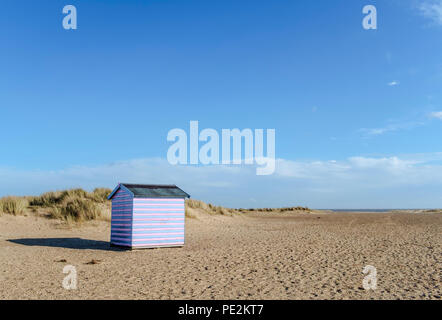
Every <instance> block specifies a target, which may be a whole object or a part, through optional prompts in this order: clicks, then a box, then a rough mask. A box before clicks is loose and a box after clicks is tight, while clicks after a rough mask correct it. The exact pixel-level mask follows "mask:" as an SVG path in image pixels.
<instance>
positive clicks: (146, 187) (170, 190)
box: [108, 183, 190, 199]
mask: <svg viewBox="0 0 442 320" xmlns="http://www.w3.org/2000/svg"><path fill="white" fill-rule="evenodd" d="M121 187H123V188H125V189H126V190H128V191H129V192H130V193H132V195H133V197H134V198H190V195H189V194H187V193H186V192H184V191H183V190H181V189H180V188H178V187H177V186H176V185H164V184H131V183H120V184H119V185H118V186H117V187H116V188H115V190H114V191H112V193H111V194H110V195H109V197H108V199H112V197H113V196H114V194H115V193H116V192H117V191H118V189H120V188H121Z"/></svg>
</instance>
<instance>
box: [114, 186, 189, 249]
mask: <svg viewBox="0 0 442 320" xmlns="http://www.w3.org/2000/svg"><path fill="white" fill-rule="evenodd" d="M189 197H190V196H189V195H188V194H187V193H186V192H184V191H183V190H181V189H180V188H178V187H177V186H175V185H146V184H128V183H120V184H118V186H117V187H116V188H115V189H114V191H112V193H111V194H110V195H109V197H108V199H110V200H112V222H111V239H110V242H111V245H114V246H123V247H129V248H132V249H135V248H157V247H180V246H183V245H184V220H185V207H184V200H185V199H186V198H189Z"/></svg>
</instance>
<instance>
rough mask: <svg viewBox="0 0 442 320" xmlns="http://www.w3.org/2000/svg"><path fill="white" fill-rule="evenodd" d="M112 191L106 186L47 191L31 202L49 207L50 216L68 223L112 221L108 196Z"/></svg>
mask: <svg viewBox="0 0 442 320" xmlns="http://www.w3.org/2000/svg"><path fill="white" fill-rule="evenodd" d="M111 192H112V190H110V189H106V188H96V189H95V190H94V191H92V192H87V191H85V190H83V189H70V190H63V191H55V192H46V193H43V194H42V195H40V196H37V197H32V199H31V200H30V204H31V206H36V207H44V208H48V211H49V217H50V218H54V219H62V220H64V221H65V222H67V223H68V224H71V223H77V222H83V221H89V220H96V219H101V220H107V221H110V201H108V200H107V196H108V195H109V194H110V193H111Z"/></svg>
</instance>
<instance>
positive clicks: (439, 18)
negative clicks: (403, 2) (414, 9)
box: [419, 0, 442, 25]
mask: <svg viewBox="0 0 442 320" xmlns="http://www.w3.org/2000/svg"><path fill="white" fill-rule="evenodd" d="M419 10H420V12H421V14H422V15H423V16H425V17H427V18H429V19H431V20H432V21H433V22H435V23H436V24H439V25H442V0H432V1H423V2H422V3H421V4H420V6H419Z"/></svg>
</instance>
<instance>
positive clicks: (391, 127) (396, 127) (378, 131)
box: [359, 121, 426, 136]
mask: <svg viewBox="0 0 442 320" xmlns="http://www.w3.org/2000/svg"><path fill="white" fill-rule="evenodd" d="M425 124H426V123H425V122H424V121H404V122H395V123H390V124H388V125H386V126H384V127H381V128H362V129H360V130H359V131H361V132H362V133H364V134H365V135H367V136H379V135H382V134H384V133H388V132H395V131H400V130H410V129H413V128H416V127H419V126H423V125H425Z"/></svg>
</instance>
